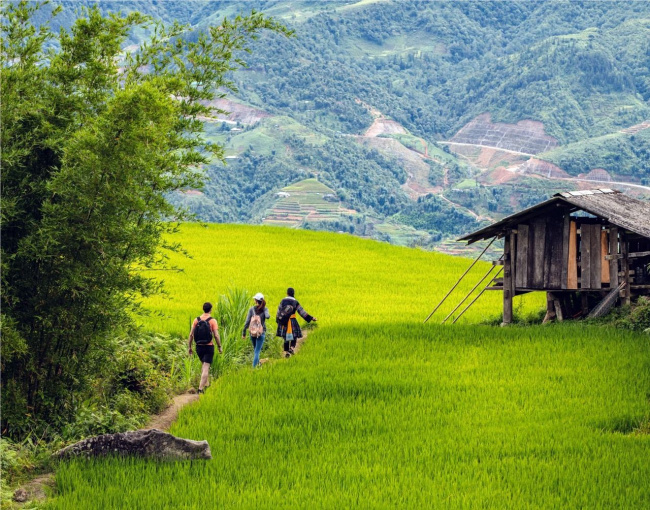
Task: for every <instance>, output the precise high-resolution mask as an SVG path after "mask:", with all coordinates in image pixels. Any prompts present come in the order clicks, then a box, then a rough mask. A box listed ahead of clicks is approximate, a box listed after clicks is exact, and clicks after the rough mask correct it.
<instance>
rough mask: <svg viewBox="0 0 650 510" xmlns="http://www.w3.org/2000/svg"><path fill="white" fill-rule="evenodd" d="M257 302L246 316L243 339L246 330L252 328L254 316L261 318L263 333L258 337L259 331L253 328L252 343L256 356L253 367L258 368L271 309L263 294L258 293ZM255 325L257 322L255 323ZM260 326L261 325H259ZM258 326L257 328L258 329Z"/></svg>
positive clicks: (255, 297) (254, 355)
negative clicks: (267, 305)
mask: <svg viewBox="0 0 650 510" xmlns="http://www.w3.org/2000/svg"><path fill="white" fill-rule="evenodd" d="M253 299H254V300H255V306H251V307H250V309H249V310H248V315H247V316H246V323H245V324H244V331H243V332H242V336H241V337H242V338H246V330H247V329H248V327H249V326H251V320H252V319H253V317H254V316H257V317H259V320H260V323H261V326H262V333H261V334H259V335H258V332H257V331H253V328H252V327H251V332H250V333H251V342H252V344H253V349H254V354H253V367H256V366H258V365H259V364H260V352H262V346H263V345H264V339H265V338H266V319H269V318H270V317H271V316H270V315H269V309H268V308H267V307H266V301H265V300H264V295H263V294H262V293H261V292H258V293H257V294H255V295H254V296H253ZM253 322H254V323H255V322H256V321H253ZM257 326H259V324H258V325H257ZM257 326H256V327H257Z"/></svg>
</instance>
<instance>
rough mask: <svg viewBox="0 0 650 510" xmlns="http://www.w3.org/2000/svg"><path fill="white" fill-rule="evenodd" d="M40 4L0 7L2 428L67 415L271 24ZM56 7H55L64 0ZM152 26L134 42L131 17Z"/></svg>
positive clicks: (143, 288) (194, 183) (143, 281)
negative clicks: (202, 23)
mask: <svg viewBox="0 0 650 510" xmlns="http://www.w3.org/2000/svg"><path fill="white" fill-rule="evenodd" d="M43 5H44V3H43V4H34V3H31V2H26V1H23V2H20V3H13V4H8V5H6V6H5V8H4V9H3V12H2V16H3V20H2V48H1V50H2V51H1V61H2V83H1V100H2V122H3V129H2V139H1V141H2V170H3V175H2V287H3V288H2V336H3V345H2V367H1V368H2V386H3V395H2V397H3V398H2V430H3V433H5V434H8V435H10V436H13V437H21V436H23V435H24V434H25V433H26V432H27V431H28V430H29V429H30V428H35V429H39V430H40V429H47V428H50V430H57V429H60V428H61V427H62V426H63V424H64V423H65V422H66V421H67V420H69V419H70V417H71V416H72V415H73V414H74V411H75V396H76V395H77V392H78V391H79V390H82V389H83V388H84V386H85V385H87V384H88V382H89V380H90V379H91V378H92V376H93V374H95V373H96V371H97V370H99V369H100V367H101V366H102V359H103V357H104V356H105V355H106V353H107V352H110V349H111V348H112V346H113V345H114V344H113V342H112V337H113V335H114V333H115V332H116V331H117V330H119V329H125V328H128V327H129V326H131V325H132V314H133V312H134V311H136V310H137V308H138V300H139V298H140V297H141V296H144V295H148V294H150V293H152V292H155V291H157V290H158V289H159V283H158V282H157V281H155V280H154V279H151V278H149V277H147V276H145V275H144V274H143V272H141V271H138V270H139V269H142V268H146V267H154V266H156V267H160V266H161V265H164V263H165V260H164V257H162V256H161V255H160V253H161V250H160V248H161V247H163V248H169V249H178V247H176V246H169V245H166V244H165V242H164V234H165V233H166V232H169V231H170V230H173V229H174V225H175V224H174V223H173V222H170V220H172V219H175V220H178V219H182V218H184V217H185V216H184V213H183V211H178V210H176V209H175V208H174V207H173V206H172V205H171V204H170V203H169V202H168V200H167V196H168V195H169V193H171V192H173V191H176V190H182V189H186V188H198V187H201V186H202V184H203V170H202V167H203V165H205V164H207V163H208V162H209V161H211V160H212V159H214V158H216V159H223V152H222V147H220V146H218V145H213V144H210V143H208V142H206V141H205V140H204V139H203V138H202V136H201V133H202V130H203V123H202V121H201V120H200V117H201V116H206V115H213V114H214V111H213V110H212V109H211V108H210V107H209V101H210V100H212V99H214V98H215V97H217V96H222V95H223V92H224V91H226V90H233V89H234V85H233V84H232V83H231V82H230V81H229V79H228V78H227V76H228V73H229V72H231V71H233V70H234V69H236V68H238V67H241V66H244V65H245V62H244V61H242V60H241V58H240V57H239V56H238V55H241V54H242V52H243V51H248V47H249V44H250V41H251V40H253V39H255V38H256V37H257V35H258V34H259V32H260V31H262V30H271V31H275V32H279V33H284V34H285V35H289V34H290V32H289V31H288V30H287V29H285V28H284V27H282V26H281V25H279V24H277V23H276V22H275V21H274V20H272V19H270V18H268V17H265V16H263V15H262V14H260V13H257V12H255V11H253V12H251V14H250V15H248V16H238V17H237V18H235V19H234V20H232V21H229V20H227V19H224V20H223V21H222V23H221V24H220V25H219V26H211V27H209V28H207V29H206V30H205V31H203V32H201V33H191V32H190V31H189V29H188V27H187V26H184V25H180V24H178V23H175V24H173V25H171V26H168V27H165V26H163V25H162V24H161V23H156V22H154V21H152V20H151V19H150V18H148V17H146V16H143V15H141V14H138V13H132V14H128V15H121V14H110V15H108V16H102V15H101V13H100V11H99V10H98V9H97V8H89V9H85V10H84V11H83V12H82V16H81V17H80V18H79V19H77V21H76V22H75V23H74V25H73V26H72V28H71V29H70V30H61V31H60V33H59V34H54V33H53V32H52V31H51V30H50V28H49V25H48V24H40V25H38V26H37V25H36V23H35V22H34V21H33V20H34V19H35V16H36V15H37V14H39V12H41V9H42V7H43ZM55 14H56V10H55ZM135 28H138V29H145V30H149V31H150V33H151V37H150V38H149V40H148V41H147V42H146V43H145V44H143V45H141V46H140V47H139V48H138V50H137V51H135V52H132V53H129V52H126V51H125V50H123V48H122V46H123V45H124V41H125V40H126V38H127V36H128V34H129V33H130V31H131V30H133V29H135Z"/></svg>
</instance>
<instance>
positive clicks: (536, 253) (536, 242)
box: [529, 218, 546, 289]
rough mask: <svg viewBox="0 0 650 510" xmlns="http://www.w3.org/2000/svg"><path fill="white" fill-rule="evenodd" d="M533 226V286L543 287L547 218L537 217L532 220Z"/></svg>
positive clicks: (534, 287)
mask: <svg viewBox="0 0 650 510" xmlns="http://www.w3.org/2000/svg"><path fill="white" fill-rule="evenodd" d="M531 227H532V229H533V253H532V256H533V274H532V282H531V288H533V289H543V288H544V252H545V250H546V219H545V218H535V219H534V220H533V221H532V224H531ZM529 235H530V232H529Z"/></svg>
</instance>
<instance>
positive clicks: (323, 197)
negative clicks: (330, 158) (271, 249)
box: [263, 179, 358, 227]
mask: <svg viewBox="0 0 650 510" xmlns="http://www.w3.org/2000/svg"><path fill="white" fill-rule="evenodd" d="M277 196H278V199H277V201H276V202H275V204H274V205H273V207H272V208H271V209H270V210H269V211H267V213H266V217H265V218H264V221H263V223H264V224H265V225H274V226H284V227H297V226H300V225H302V224H303V223H304V222H306V221H311V222H335V221H338V220H341V219H342V218H350V217H353V216H356V215H357V214H358V213H357V211H354V210H351V209H345V208H343V207H341V203H340V201H339V198H338V197H337V195H336V192H335V191H334V190H333V189H331V188H329V187H328V186H326V185H325V184H323V183H321V182H319V181H318V180H316V179H305V180H302V181H300V182H296V183H294V184H291V185H290V186H287V187H285V188H282V189H281V190H280V192H279V193H278V194H277Z"/></svg>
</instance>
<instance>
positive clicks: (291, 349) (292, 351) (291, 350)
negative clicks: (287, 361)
mask: <svg viewBox="0 0 650 510" xmlns="http://www.w3.org/2000/svg"><path fill="white" fill-rule="evenodd" d="M289 354H291V355H292V356H293V355H294V354H296V351H294V350H293V347H290V348H289Z"/></svg>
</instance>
